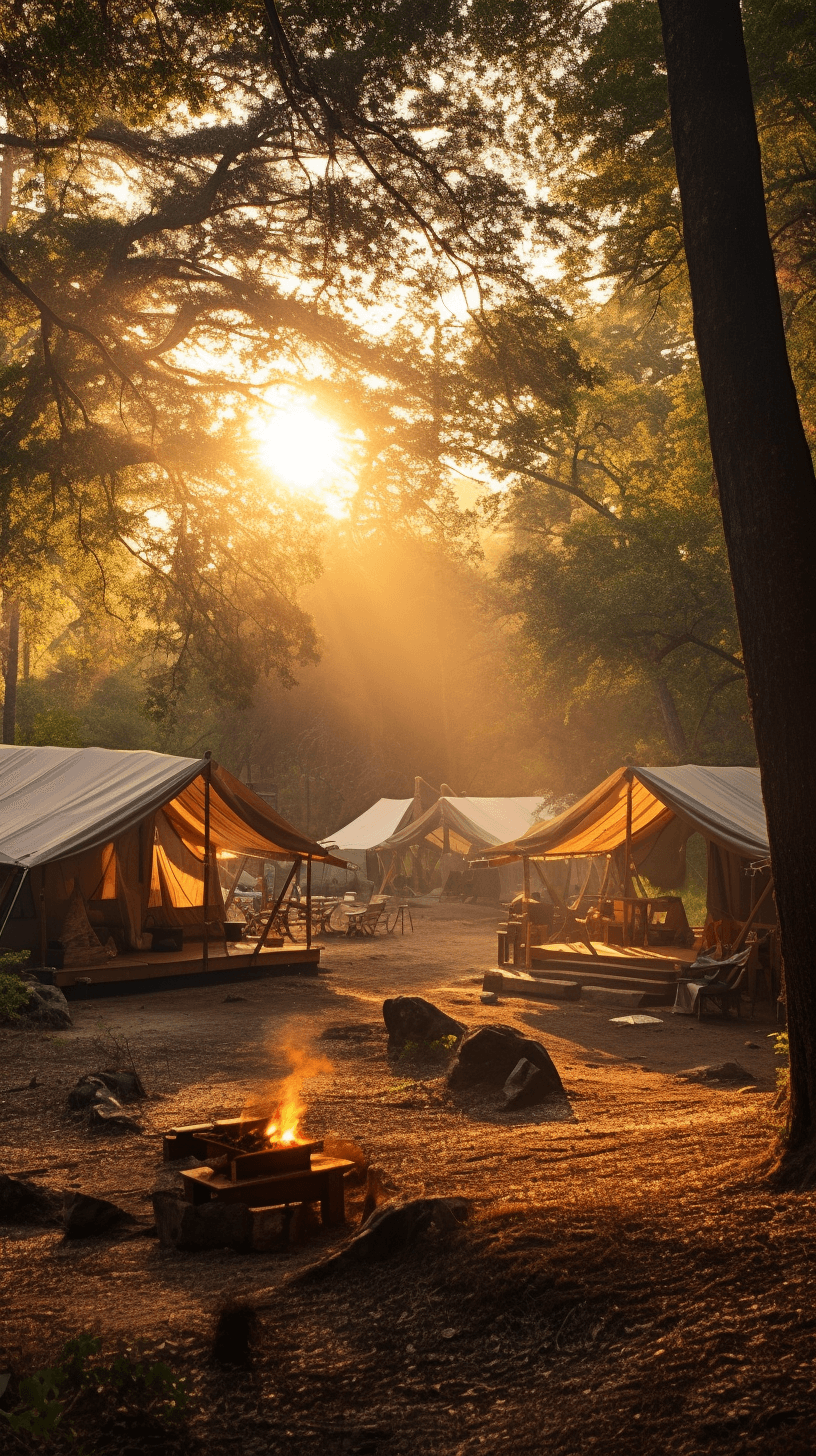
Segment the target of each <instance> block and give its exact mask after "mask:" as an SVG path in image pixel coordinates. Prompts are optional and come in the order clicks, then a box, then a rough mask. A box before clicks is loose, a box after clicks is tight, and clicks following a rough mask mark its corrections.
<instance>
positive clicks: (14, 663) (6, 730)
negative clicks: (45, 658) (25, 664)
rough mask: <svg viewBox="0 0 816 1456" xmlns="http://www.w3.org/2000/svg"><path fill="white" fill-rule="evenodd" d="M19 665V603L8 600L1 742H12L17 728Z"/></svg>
mask: <svg viewBox="0 0 816 1456" xmlns="http://www.w3.org/2000/svg"><path fill="white" fill-rule="evenodd" d="M19 666H20V603H19V602H9V608H8V643H7V646H6V671H5V679H6V690H5V694H4V696H3V742H4V743H13V742H14V735H15V732H16V729H17V674H18V672H19Z"/></svg>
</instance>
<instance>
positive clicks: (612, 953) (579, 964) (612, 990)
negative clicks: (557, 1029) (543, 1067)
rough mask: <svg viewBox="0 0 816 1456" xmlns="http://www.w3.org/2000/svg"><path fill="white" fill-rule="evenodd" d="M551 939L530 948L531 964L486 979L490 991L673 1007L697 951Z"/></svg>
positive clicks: (505, 969) (509, 966) (504, 968)
mask: <svg viewBox="0 0 816 1456" xmlns="http://www.w3.org/2000/svg"><path fill="white" fill-rule="evenodd" d="M593 946H594V948H595V952H596V954H594V955H593V954H592V952H591V951H590V949H589V947H588V946H587V944H586V941H583V940H579V941H552V942H548V943H547V944H546V945H534V946H532V947H531V953H532V964H531V965H530V966H529V968H527V969H525V967H524V965H523V964H519V963H518V962H517V963H516V964H515V965H513V964H504V963H500V964H499V966H498V968H497V969H496V970H495V971H489V972H488V973H487V975H486V976H485V979H484V989H485V990H486V991H498V992H503V994H505V995H512V996H529V997H532V998H542V997H543V998H545V999H546V998H547V997H550V998H551V999H559V998H560V999H564V1000H569V1001H574V1000H578V999H579V998H580V999H581V1000H586V1001H593V1000H596V1001H597V1000H600V1001H602V1002H603V1001H608V1002H609V1003H610V1004H611V1003H617V1004H620V1005H632V1006H669V1005H671V1004H672V1003H673V1001H674V997H675V992H676V990H677V981H678V978H679V977H680V976H681V975H682V974H683V972H684V968H685V967H686V966H687V965H689V964H690V963H691V962H692V961H693V960H694V959H695V957H696V955H697V952H696V951H695V950H694V949H693V948H691V949H686V948H685V947H681V946H678V945H653V946H652V945H650V946H636V945H632V946H616V945H604V944H603V942H601V941H597V942H596V941H593Z"/></svg>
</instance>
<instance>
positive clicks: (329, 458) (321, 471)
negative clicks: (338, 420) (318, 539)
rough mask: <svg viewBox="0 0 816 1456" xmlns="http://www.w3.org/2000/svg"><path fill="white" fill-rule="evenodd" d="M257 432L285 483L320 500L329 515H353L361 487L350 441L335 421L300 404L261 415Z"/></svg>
mask: <svg viewBox="0 0 816 1456" xmlns="http://www.w3.org/2000/svg"><path fill="white" fill-rule="evenodd" d="M256 435H257V438H258V453H259V456H260V459H261V462H262V464H263V465H265V466H266V467H267V468H268V469H269V471H270V472H271V473H272V474H273V475H274V476H275V477H276V478H277V479H278V480H280V481H281V482H282V484H283V485H285V486H287V487H288V488H289V490H291V491H292V492H293V493H296V494H303V495H308V496H311V497H312V498H313V499H314V500H316V501H318V502H320V503H321V504H322V505H323V506H324V508H325V510H326V514H327V515H330V516H334V517H335V518H336V519H340V518H341V517H343V516H345V515H347V514H348V506H349V501H350V500H351V497H352V496H353V495H354V491H355V488H356V487H355V485H354V483H353V481H352V480H351V478H350V476H349V472H348V469H347V464H346V447H345V444H344V442H343V440H342V439H341V437H340V433H339V431H338V429H337V426H336V425H335V424H333V422H332V421H331V420H329V419H327V418H326V417H325V416H324V415H320V414H318V413H317V411H316V410H312V409H310V408H309V407H308V406H306V405H296V406H294V407H293V408H291V409H281V410H279V411H277V412H276V413H275V414H269V415H268V416H265V417H263V418H262V419H260V420H259V421H258V424H257V427H256Z"/></svg>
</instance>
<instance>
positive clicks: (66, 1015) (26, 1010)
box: [16, 971, 74, 1031]
mask: <svg viewBox="0 0 816 1456" xmlns="http://www.w3.org/2000/svg"><path fill="white" fill-rule="evenodd" d="M22 980H23V983H24V985H25V988H26V990H27V991H28V1005H27V1006H24V1007H23V1010H22V1011H21V1012H20V1014H19V1017H18V1019H17V1022H16V1025H17V1026H48V1027H50V1028H51V1029H52V1030H54V1031H65V1030H66V1028H67V1027H69V1026H73V1024H74V1023H73V1019H72V1017H71V1013H70V1011H69V1009H68V1002H67V1001H66V999H65V997H64V995H63V994H62V991H61V990H60V988H59V986H47V985H44V984H43V982H42V981H38V980H37V977H36V976H33V975H32V974H31V972H30V971H25V972H24V973H23V975H22Z"/></svg>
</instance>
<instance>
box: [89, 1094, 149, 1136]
mask: <svg viewBox="0 0 816 1456" xmlns="http://www.w3.org/2000/svg"><path fill="white" fill-rule="evenodd" d="M88 1126H89V1127H91V1128H104V1129H105V1130H106V1131H107V1132H141V1131H142V1125H141V1123H140V1122H139V1120H138V1118H136V1117H131V1116H130V1114H129V1113H127V1112H125V1109H124V1107H123V1106H122V1104H121V1102H117V1100H116V1098H115V1097H112V1096H111V1095H110V1093H108V1096H107V1097H98V1098H97V1099H96V1100H95V1101H94V1102H92V1103H91V1106H90V1110H89V1112H88Z"/></svg>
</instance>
